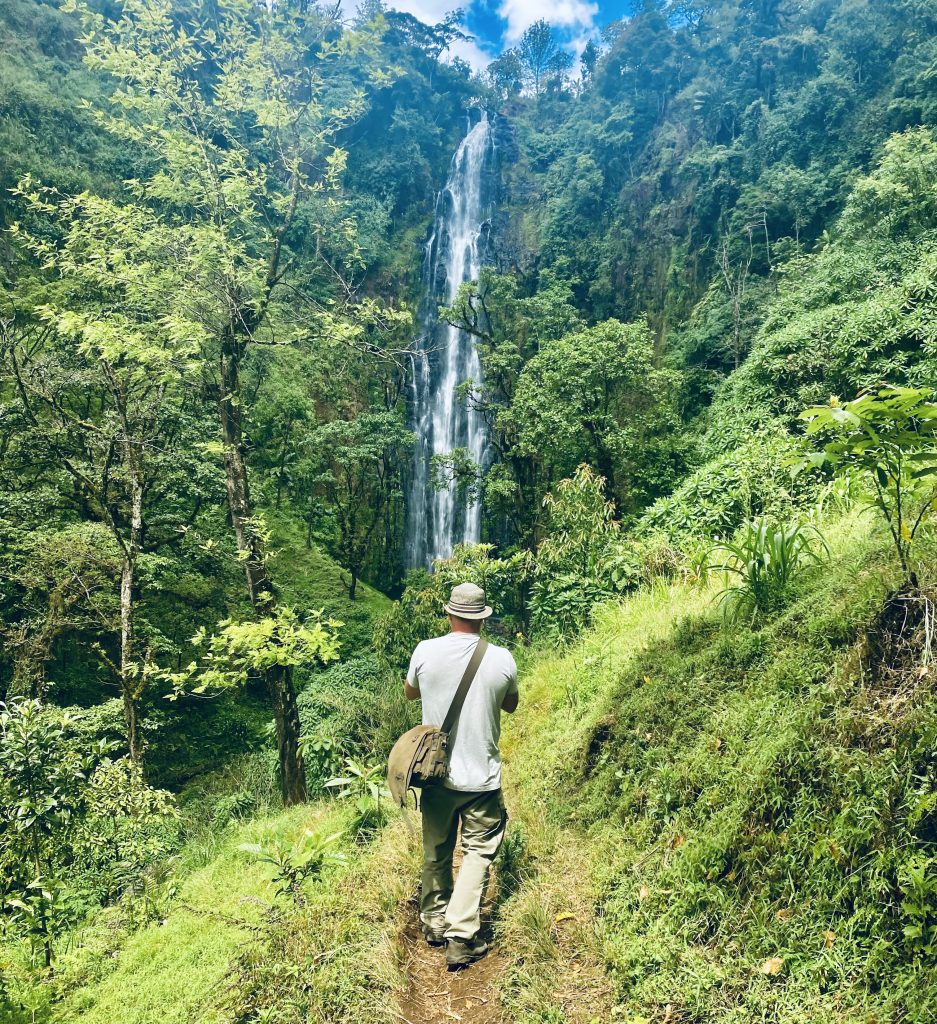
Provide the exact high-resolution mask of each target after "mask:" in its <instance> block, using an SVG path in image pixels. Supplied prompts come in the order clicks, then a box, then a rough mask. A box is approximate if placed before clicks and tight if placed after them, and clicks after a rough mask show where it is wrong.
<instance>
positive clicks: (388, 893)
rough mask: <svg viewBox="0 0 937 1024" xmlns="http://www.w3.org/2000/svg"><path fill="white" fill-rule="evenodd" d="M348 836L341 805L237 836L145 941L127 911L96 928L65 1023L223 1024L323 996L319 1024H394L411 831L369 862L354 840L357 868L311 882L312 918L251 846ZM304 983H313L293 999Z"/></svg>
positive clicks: (63, 983)
mask: <svg viewBox="0 0 937 1024" xmlns="http://www.w3.org/2000/svg"><path fill="white" fill-rule="evenodd" d="M348 826H349V808H348V806H347V805H346V804H336V803H335V802H330V803H328V804H318V805H310V806H307V807H301V808H294V809H293V810H291V811H288V812H283V813H280V814H279V815H274V816H271V817H268V818H262V819H257V820H254V821H251V822H249V823H246V824H244V825H242V826H239V827H236V828H233V829H232V830H231V831H230V832H229V833H228V834H227V835H226V836H225V837H224V840H223V842H222V843H221V845H220V848H219V849H217V850H215V851H214V852H213V853H212V856H211V859H210V860H209V861H208V862H207V863H206V864H204V865H203V866H202V867H198V868H196V869H194V870H192V871H191V872H190V873H189V874H188V875H186V876H185V877H184V880H183V881H182V882H181V884H180V886H179V891H178V893H177V895H176V896H175V898H174V899H173V901H172V903H171V905H170V908H169V909H168V911H167V912H166V914H165V916H164V917H163V918H162V919H161V920H159V921H154V922H153V923H151V924H148V925H146V926H145V927H143V928H141V929H139V930H137V931H135V932H131V933H128V932H127V931H126V930H125V929H123V928H122V927H121V926H120V925H119V922H118V919H117V917H116V914H114V913H111V914H103V915H100V916H99V917H98V918H97V919H96V920H95V923H94V924H93V926H92V927H91V928H90V929H89V930H88V931H86V933H85V934H84V935H83V936H82V937H81V943H80V945H78V946H77V947H76V949H75V950H74V951H73V952H72V953H70V954H69V955H67V956H66V957H64V958H63V959H62V961H61V963H60V965H59V971H58V977H57V981H56V984H57V986H58V988H59V989H60V991H62V992H63V993H65V998H64V999H63V1001H62V1002H61V1003H60V1004H59V1005H58V1007H57V1009H56V1011H55V1013H54V1014H53V1018H52V1019H53V1020H54V1021H56V1022H59V1024H72V1022H77V1021H79V1020H80V1021H81V1022H82V1024H192V1022H194V1021H198V1022H199V1024H211V1022H222V1021H230V1020H233V1019H241V1014H242V1013H246V1014H247V1016H246V1017H245V1018H244V1019H253V1014H252V1012H251V1011H249V1010H246V1009H245V1007H246V1006H248V1005H250V1006H251V1007H253V1006H256V1005H259V1004H262V1003H264V1002H268V1001H269V1002H270V1003H273V1004H282V1003H284V1002H292V1001H294V1000H295V998H302V996H303V992H304V991H305V990H306V989H310V991H308V992H307V993H306V999H307V1001H308V1003H309V1007H310V1009H309V1012H310V1013H313V1014H315V1015H314V1016H312V1017H311V1019H313V1020H333V1019H334V1020H341V1021H343V1022H347V1024H353V1022H359V1021H361V1022H367V1024H372V1022H376V1021H386V1020H388V1019H389V1013H390V1011H389V1009H388V1007H389V1006H390V1005H391V1003H392V1002H393V990H394V986H395V984H396V983H397V971H396V967H395V959H394V949H393V945H392V942H391V941H390V937H391V936H392V935H393V934H394V933H395V930H396V917H395V915H396V911H397V908H398V906H399V905H400V902H401V901H402V900H403V899H404V898H405V897H406V896H408V895H409V887H412V886H410V881H409V880H410V879H411V878H412V875H413V870H414V867H415V866H414V865H413V864H412V863H410V860H412V855H411V852H410V851H408V848H407V844H406V842H404V841H402V837H401V836H400V835H399V834H398V828H389V829H387V830H386V833H385V834H384V835H382V836H381V837H380V838H379V839H378V841H377V842H376V843H374V844H373V845H372V846H371V847H370V848H368V849H366V850H365V851H364V852H361V851H360V850H357V849H352V848H351V847H350V846H349V845H348V844H347V843H346V845H345V847H344V852H345V853H346V854H347V855H348V861H347V863H346V864H344V865H339V866H337V867H334V868H331V869H327V870H328V874H327V875H326V876H324V877H323V878H322V880H321V881H317V882H312V883H307V884H306V890H305V891H306V894H307V897H308V904H307V906H305V907H304V908H302V909H300V910H298V911H297V910H293V909H291V906H290V904H289V903H288V902H286V903H285V902H284V901H283V900H282V899H280V900H276V898H275V893H274V887H273V884H272V882H271V878H272V874H273V870H272V868H271V867H270V866H269V865H266V864H264V863H262V862H260V861H258V860H257V859H256V858H255V857H253V856H252V855H250V854H248V853H245V852H243V851H241V850H239V849H238V847H239V846H240V844H242V843H260V844H262V845H264V846H269V845H270V844H271V843H273V842H274V841H276V840H278V839H281V840H285V841H286V842H287V843H290V844H291V843H293V842H294V841H295V840H296V839H297V838H298V837H299V836H301V835H302V833H303V832H304V831H305V830H307V829H309V830H313V831H316V832H321V833H323V834H331V833H332V832H333V831H339V830H345V831H346V834H347V833H348ZM271 904H273V905H275V906H276V908H277V911H276V912H275V913H273V914H271V913H270V911H269V909H268V908H269V907H270V906H271ZM287 922H288V925H287ZM297 978H302V981H303V984H302V986H300V987H298V990H297V992H296V993H291V983H292V984H293V985H296V984H297ZM268 990H269V992H268ZM265 995H268V996H269V999H267V998H265ZM333 1013H335V1014H336V1016H332V1014H333ZM291 1019H292V1018H291ZM301 1019H305V1017H302V1018H301Z"/></svg>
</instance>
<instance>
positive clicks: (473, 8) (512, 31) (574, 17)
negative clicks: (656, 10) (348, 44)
mask: <svg viewBox="0 0 937 1024" xmlns="http://www.w3.org/2000/svg"><path fill="white" fill-rule="evenodd" d="M386 3H387V6H388V7H393V8H395V9H396V10H398V11H407V12H409V13H410V14H413V15H415V16H416V17H417V18H419V19H420V20H421V21H425V22H428V23H429V24H435V23H436V22H438V21H442V19H443V18H444V17H445V15H446V13H447V12H448V11H451V10H453V9H455V8H457V7H462V8H464V10H465V12H466V25H467V28H468V30H469V31H470V32H471V33H472V35H473V36H474V37H475V38H474V40H473V41H471V42H468V43H460V44H456V46H454V47H453V52H454V53H455V54H456V55H458V56H459V57H462V58H463V59H465V60H467V61H468V62H469V63H470V64H471V65H472V66H473V67H476V68H483V67H484V66H485V64H486V63H487V62H488V61H490V60H493V59H494V58H495V57H497V56H498V54H499V53H501V51H502V50H504V49H506V48H507V47H509V46H513V45H514V44H515V43H516V42H517V41H518V39H520V37H521V35H522V34H523V32H524V29H526V28H527V27H528V26H529V25H532V24H533V23H534V22H535V21H537V20H538V19H539V18H545V19H546V20H547V21H548V22H550V24H551V25H553V27H554V28H555V29H556V33H557V36H558V38H559V39H560V41H561V42H562V43H563V45H564V46H566V47H567V48H568V49H569V50H570V51H571V52H573V53H575V54H576V55H577V56H578V54H579V53H580V52H581V50H582V48H583V46H585V45H586V42H587V41H588V40H589V39H590V38H592V37H594V36H596V35H597V33H598V29H599V28H600V26H602V25H604V24H606V23H607V22H609V21H613V20H614V19H615V18H619V17H621V15H622V13H623V11H624V9H625V6H626V0H611V2H606V3H598V2H596V0H463V2H462V3H459V0H386Z"/></svg>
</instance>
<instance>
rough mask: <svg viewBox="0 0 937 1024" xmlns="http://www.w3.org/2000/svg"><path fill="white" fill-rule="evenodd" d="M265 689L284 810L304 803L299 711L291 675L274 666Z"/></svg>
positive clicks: (304, 777) (282, 667)
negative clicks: (274, 736) (277, 757)
mask: <svg viewBox="0 0 937 1024" xmlns="http://www.w3.org/2000/svg"><path fill="white" fill-rule="evenodd" d="M267 690H268V692H269V694H270V701H271V703H272V704H273V717H274V721H275V722H276V728H277V750H278V754H279V763H280V787H281V791H282V793H283V803H284V805H285V806H286V807H290V806H291V805H292V804H301V803H305V801H306V795H307V794H306V770H305V766H304V764H303V755H302V751H301V749H300V745H299V735H300V733H299V708H298V706H297V704H296V691H295V689H294V688H293V678H292V672H291V671H290V669H289V668H287V667H285V666H282V665H277V666H276V667H275V668H274V669H271V670H270V671H269V672H268V673H267Z"/></svg>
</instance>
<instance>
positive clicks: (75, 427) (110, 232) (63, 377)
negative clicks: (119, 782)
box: [0, 178, 196, 760]
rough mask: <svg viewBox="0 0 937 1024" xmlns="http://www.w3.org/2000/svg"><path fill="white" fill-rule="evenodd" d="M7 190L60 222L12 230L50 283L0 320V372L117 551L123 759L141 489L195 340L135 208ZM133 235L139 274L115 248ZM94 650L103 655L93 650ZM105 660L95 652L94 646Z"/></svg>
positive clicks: (167, 438)
mask: <svg viewBox="0 0 937 1024" xmlns="http://www.w3.org/2000/svg"><path fill="white" fill-rule="evenodd" d="M15 191H16V194H17V195H18V196H19V197H20V198H21V199H22V200H23V202H24V205H25V207H26V209H27V210H29V211H31V212H32V213H33V214H35V215H37V216H40V217H47V218H49V219H50V220H51V221H52V222H53V224H54V225H56V226H57V227H60V228H61V229H62V234H61V236H60V238H59V239H58V240H57V241H55V242H51V241H49V240H48V238H46V237H40V236H38V235H35V234H30V233H28V232H25V231H23V230H19V229H18V230H16V232H15V233H16V234H17V235H18V236H19V237H20V238H22V239H23V241H24V243H25V245H26V246H27V247H28V248H29V249H30V250H31V251H32V252H33V253H34V254H35V255H36V256H37V257H38V258H39V259H40V260H41V261H42V263H43V267H44V269H45V270H46V271H47V272H50V276H51V278H52V286H51V287H50V288H48V289H45V290H44V291H43V296H44V298H45V301H44V302H43V303H42V304H41V305H35V306H34V308H33V316H32V317H16V316H14V317H12V318H10V319H8V320H7V321H6V322H5V323H4V324H2V325H0V360H2V369H3V375H4V377H5V379H6V380H8V381H9V382H10V384H11V386H12V388H13V391H14V393H15V395H16V398H17V400H18V404H19V411H20V413H21V415H22V417H23V419H24V421H25V424H26V428H27V430H28V431H29V433H30V434H31V435H32V437H33V440H34V443H35V444H36V446H37V447H38V448H39V449H40V450H45V451H48V452H49V453H50V454H51V455H52V457H53V458H54V459H55V460H56V461H57V462H58V463H59V464H60V465H61V466H62V467H63V468H64V469H65V471H66V472H67V474H68V475H69V477H70V478H71V480H72V482H73V484H74V486H75V488H76V489H77V490H78V491H79V492H80V493H81V494H82V496H83V499H84V501H85V503H86V506H87V509H88V511H89V513H90V514H91V515H93V516H94V517H96V518H98V519H99V520H100V521H101V522H103V523H104V524H105V525H106V526H107V528H108V530H109V532H110V535H111V537H112V538H113V540H114V542H115V544H116V546H117V548H118V551H119V553H120V584H119V586H120V627H119V628H120V642H119V652H120V653H119V657H118V661H117V663H116V664H111V667H112V669H113V671H114V674H115V676H116V677H117V679H118V682H119V685H120V691H121V696H122V699H123V703H124V715H125V719H126V731H127V747H128V750H129V752H130V756H131V758H133V759H134V760H137V759H139V758H140V756H141V753H142V746H141V738H140V735H139V723H138V711H139V702H140V697H141V695H142V686H143V673H142V658H141V656H140V652H139V651H138V650H137V628H136V627H137V622H136V605H137V566H138V563H139V559H140V555H141V553H142V551H143V544H144V536H145V532H146V526H147V524H146V522H145V518H144V513H145V500H146V496H147V492H148V491H149V490H150V489H151V488H152V487H153V485H154V481H155V473H156V466H158V465H159V464H160V461H161V458H163V457H166V456H168V458H170V459H172V458H173V457H174V456H175V453H174V452H173V451H172V445H173V440H174V438H175V437H176V436H177V431H175V430H174V429H173V422H174V420H177V419H178V418H179V417H180V415H181V409H182V405H183V403H184V394H183V392H182V391H181V390H180V388H179V387H178V384H179V374H178V371H177V366H178V365H179V364H181V363H184V362H185V361H186V360H187V359H190V358H191V357H192V356H193V355H194V353H195V350H196V342H195V341H194V340H193V339H192V338H189V337H184V336H183V337H180V336H179V335H177V334H176V333H175V332H174V331H173V330H172V329H171V327H169V326H168V325H167V324H166V322H165V319H164V314H165V301H166V299H165V295H164V294H163V288H164V287H165V286H166V285H172V284H173V283H174V282H173V280H172V278H173V275H174V272H170V274H169V278H170V280H168V281H167V280H166V275H165V274H164V273H163V272H161V269H160V268H161V267H165V266H166V264H167V263H171V262H172V260H173V255H172V253H171V252H170V251H169V249H168V247H167V242H168V238H167V235H166V233H165V232H164V231H163V230H162V229H161V227H160V225H159V224H158V223H157V222H156V220H155V219H154V218H153V217H152V215H150V214H149V213H148V211H146V210H140V209H135V208H133V207H123V208H122V207H119V206H117V205H116V204H114V203H112V202H110V201H108V200H105V199H97V198H95V197H91V196H79V197H68V196H61V195H59V194H58V193H57V192H56V191H55V190H54V189H50V188H47V187H43V186H40V185H38V184H37V183H35V182H33V181H32V180H31V179H29V178H26V179H24V180H23V181H22V182H21V183H20V185H19V186H18V188H17V189H16V190H15ZM129 234H133V235H134V236H135V237H136V238H137V239H138V240H139V242H140V243H141V244H142V245H143V246H145V248H144V249H143V250H142V251H140V252H138V253H137V254H136V255H137V257H138V259H140V262H141V264H143V263H145V264H146V265H147V266H148V268H149V269H148V271H147V273H146V274H145V275H140V274H138V273H135V272H134V271H133V270H131V269H129V268H126V267H125V266H124V265H123V263H122V260H121V257H120V255H119V254H120V253H121V250H122V248H123V246H124V239H125V238H126V237H127V236H128V235H129ZM102 653H103V652H102ZM105 657H106V655H105Z"/></svg>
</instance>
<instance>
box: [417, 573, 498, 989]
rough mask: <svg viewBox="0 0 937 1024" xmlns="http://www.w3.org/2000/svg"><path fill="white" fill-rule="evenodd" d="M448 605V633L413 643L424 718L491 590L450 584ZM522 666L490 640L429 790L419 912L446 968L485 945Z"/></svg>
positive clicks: (470, 643)
mask: <svg viewBox="0 0 937 1024" xmlns="http://www.w3.org/2000/svg"><path fill="white" fill-rule="evenodd" d="M444 607H445V610H446V612H447V614H448V616H449V627H450V632H449V633H447V634H446V635H445V636H441V637H438V638H437V639H435V640H424V641H423V642H422V643H420V644H417V647H416V650H415V651H414V652H413V657H412V658H411V659H410V669H409V671H408V672H407V681H406V682H405V683H404V693H405V694H406V696H407V699H408V700H420V699H422V701H423V724H424V725H436V726H438V725H440V724H441V723H442V721H443V719H444V718H445V716H446V712H447V711H448V709H449V705H450V703H451V702H452V698H453V696H454V694H455V692H456V689H457V688H458V686H459V682H460V680H461V679H462V675H463V673H464V672H465V669H466V667H467V666H468V663H469V660H470V659H471V657H472V652H473V651H474V650H475V648H476V646H477V645H478V642H479V640H480V639H481V626H482V622H483V621H484V620H485V619H487V618H488V616H489V615H491V608H489V607H488V605H487V604H486V598H485V591H484V590H482V588H481V587H477V586H475V584H474V583H461V584H459V586H457V587H453V589H452V593H451V595H450V597H449V603H448V604H446V605H445V606H444ZM517 701H518V693H517V666H516V665H515V664H514V658H513V657H512V656H511V653H510V651H507V650H505V649H504V648H503V647H496V646H495V645H494V644H489V646H488V649H487V651H485V654H484V657H483V658H482V660H481V663H480V664H479V666H478V670H477V672H476V674H475V678H474V680H473V681H472V685H471V687H470V688H469V691H468V695H467V696H466V698H465V704H464V705H463V706H462V712H461V714H460V715H459V718H458V721H457V722H456V724H455V726H454V728H453V729H452V731H451V732H450V734H449V775H448V778H447V779H446V780H445V782H444V783H443V784H442V785H441V786H432V787H427V788H425V789H424V790H423V797H422V801H421V804H422V811H423V895H422V899H421V902H420V919H421V920H422V922H423V934H424V936H425V937H426V941H427V942H428V943H429V944H430V945H431V946H442V945H445V946H446V962H447V964H448V966H449V969H450V970H456V969H458V968H460V967H467V966H468V965H469V964H471V963H474V962H475V961H476V960H478V959H480V958H481V957H483V956H484V955H485V953H487V952H488V946H487V944H486V943H485V942H484V941H483V940H482V939H481V938H480V937H479V934H478V931H479V925H480V921H479V908H480V906H481V901H482V896H483V895H484V891H485V884H486V882H487V880H488V871H489V868H490V866H491V862H492V861H493V860H494V858H495V855H496V854H497V852H498V850H499V848H500V846H501V841H502V839H503V838H504V829H505V825H506V824H507V812H506V810H505V808H504V799H503V798H502V796H501V753H500V751H499V749H498V740H499V738H500V735H501V711H502V710H504V711H506V712H507V713H508V714H511V713H512V712H514V711H515V710H516V709H517ZM460 824H461V826H462V866H461V868H460V869H459V876H458V878H457V879H456V881H455V885H454V886H453V880H452V853H453V850H454V848H455V841H456V833H457V831H458V828H459V825H460Z"/></svg>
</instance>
